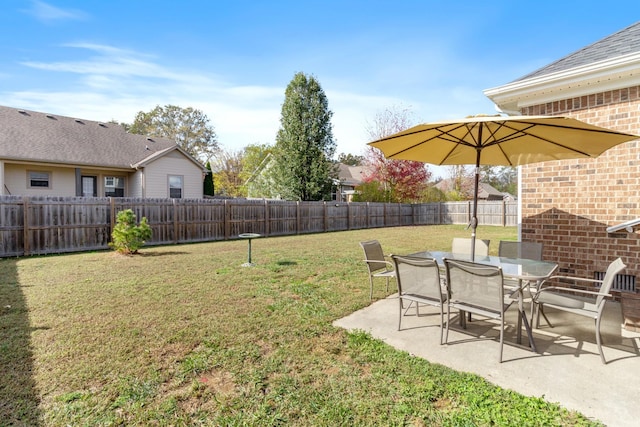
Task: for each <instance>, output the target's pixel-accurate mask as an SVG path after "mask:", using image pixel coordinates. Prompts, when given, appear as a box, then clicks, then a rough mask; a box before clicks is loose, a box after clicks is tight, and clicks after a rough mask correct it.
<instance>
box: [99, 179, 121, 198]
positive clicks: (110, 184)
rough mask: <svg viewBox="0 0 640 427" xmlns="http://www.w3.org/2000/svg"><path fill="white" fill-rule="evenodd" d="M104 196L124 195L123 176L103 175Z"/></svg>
mask: <svg viewBox="0 0 640 427" xmlns="http://www.w3.org/2000/svg"><path fill="white" fill-rule="evenodd" d="M104 196H105V197H124V178H123V177H120V176H105V177H104Z"/></svg>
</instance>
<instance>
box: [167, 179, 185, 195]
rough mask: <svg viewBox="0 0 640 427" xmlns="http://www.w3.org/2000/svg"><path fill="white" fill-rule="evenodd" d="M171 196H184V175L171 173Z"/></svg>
mask: <svg viewBox="0 0 640 427" xmlns="http://www.w3.org/2000/svg"><path fill="white" fill-rule="evenodd" d="M169 197H171V198H172V199H181V198H182V176H180V175H169Z"/></svg>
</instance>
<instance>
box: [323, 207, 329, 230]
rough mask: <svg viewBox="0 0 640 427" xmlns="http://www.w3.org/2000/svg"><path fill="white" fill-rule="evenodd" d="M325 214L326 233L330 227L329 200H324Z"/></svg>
mask: <svg viewBox="0 0 640 427" xmlns="http://www.w3.org/2000/svg"><path fill="white" fill-rule="evenodd" d="M322 209H323V212H324V214H323V216H324V232H325V233H326V232H327V230H328V229H329V207H328V206H327V202H326V201H324V202H322Z"/></svg>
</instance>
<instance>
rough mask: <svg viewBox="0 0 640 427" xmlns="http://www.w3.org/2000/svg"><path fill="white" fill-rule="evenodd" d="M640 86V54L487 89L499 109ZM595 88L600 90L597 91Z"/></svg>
mask: <svg viewBox="0 0 640 427" xmlns="http://www.w3.org/2000/svg"><path fill="white" fill-rule="evenodd" d="M637 85H640V52H636V53H633V54H629V55H624V56H619V57H616V58H613V59H608V60H606V61H600V62H595V63H592V64H588V65H585V66H581V67H575V68H572V69H569V70H563V71H559V72H557V73H551V74H545V75H542V76H537V77H533V78H530V79H526V80H518V81H515V82H511V83H508V84H506V85H503V86H498V87H495V88H490V89H486V90H484V94H485V95H486V96H487V97H488V98H489V99H491V100H492V101H493V102H494V104H495V105H496V108H497V109H499V110H501V111H504V112H513V113H515V112H518V111H519V110H520V109H521V108H524V107H528V106H531V105H539V104H544V103H547V102H553V101H558V100H562V99H570V98H575V97H579V96H584V95H590V94H593V93H594V92H602V91H607V90H614V89H622V88H625V87H631V86H637ZM594 87H597V89H596V90H594Z"/></svg>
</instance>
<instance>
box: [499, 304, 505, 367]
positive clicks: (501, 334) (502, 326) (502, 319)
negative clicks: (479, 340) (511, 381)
mask: <svg viewBox="0 0 640 427" xmlns="http://www.w3.org/2000/svg"><path fill="white" fill-rule="evenodd" d="M502 315H503V316H504V313H503V314H502ZM500 323H501V324H500V358H499V359H498V360H499V362H500V363H502V348H503V346H504V318H501V319H500Z"/></svg>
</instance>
